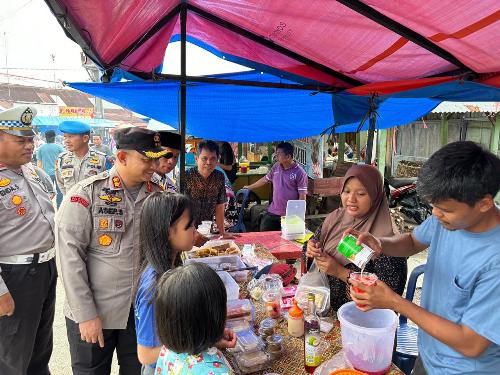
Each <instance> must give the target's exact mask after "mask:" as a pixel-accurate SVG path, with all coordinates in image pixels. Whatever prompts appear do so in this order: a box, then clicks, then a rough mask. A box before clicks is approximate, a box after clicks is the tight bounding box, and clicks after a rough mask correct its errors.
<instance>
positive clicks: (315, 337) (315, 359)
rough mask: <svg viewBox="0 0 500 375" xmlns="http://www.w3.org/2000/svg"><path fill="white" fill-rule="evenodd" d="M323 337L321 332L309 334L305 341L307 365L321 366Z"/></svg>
mask: <svg viewBox="0 0 500 375" xmlns="http://www.w3.org/2000/svg"><path fill="white" fill-rule="evenodd" d="M320 344H321V336H320V334H319V332H314V333H307V334H306V336H305V340H304V345H305V348H304V352H305V365H306V366H309V367H317V366H319V365H320V364H321V347H320Z"/></svg>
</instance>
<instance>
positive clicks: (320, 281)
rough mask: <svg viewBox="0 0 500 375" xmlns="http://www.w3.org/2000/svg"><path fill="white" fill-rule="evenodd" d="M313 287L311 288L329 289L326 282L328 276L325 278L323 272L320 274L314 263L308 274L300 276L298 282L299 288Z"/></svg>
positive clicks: (328, 284)
mask: <svg viewBox="0 0 500 375" xmlns="http://www.w3.org/2000/svg"><path fill="white" fill-rule="evenodd" d="M301 285H302V286H313V287H324V288H328V289H330V283H329V282H328V276H326V275H325V274H324V273H323V272H321V271H320V270H319V268H318V266H317V265H316V262H313V264H312V265H311V268H310V269H309V272H307V273H306V274H304V275H302V277H301V278H300V280H299V287H300V286H301Z"/></svg>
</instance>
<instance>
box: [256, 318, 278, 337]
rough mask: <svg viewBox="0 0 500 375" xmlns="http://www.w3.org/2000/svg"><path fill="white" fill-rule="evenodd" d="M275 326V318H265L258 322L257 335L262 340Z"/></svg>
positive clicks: (272, 332) (272, 331)
mask: <svg viewBox="0 0 500 375" xmlns="http://www.w3.org/2000/svg"><path fill="white" fill-rule="evenodd" d="M275 327H276V320H274V319H271V318H266V319H264V320H262V321H261V322H260V327H259V335H260V337H262V340H266V339H267V337H268V336H271V335H273V334H274V329H275Z"/></svg>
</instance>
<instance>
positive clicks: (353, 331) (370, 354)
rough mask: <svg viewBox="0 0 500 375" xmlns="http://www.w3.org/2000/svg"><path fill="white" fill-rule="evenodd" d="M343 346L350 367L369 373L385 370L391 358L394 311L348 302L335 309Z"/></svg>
mask: <svg viewBox="0 0 500 375" xmlns="http://www.w3.org/2000/svg"><path fill="white" fill-rule="evenodd" d="M337 316H338V318H339V321H340V328H341V332H342V347H343V349H344V352H345V356H346V358H347V360H348V361H349V362H351V363H352V365H353V367H354V368H355V369H357V370H359V371H364V372H367V373H369V374H373V375H375V374H385V373H386V372H387V371H388V370H389V367H390V366H391V361H392V352H393V350H394V337H395V333H396V327H397V325H398V318H397V316H396V314H395V313H394V311H392V310H386V309H375V310H371V311H367V312H364V311H361V310H360V309H358V308H357V307H356V304H355V303H354V302H348V303H346V304H344V305H342V306H341V307H340V309H339V310H338V312H337Z"/></svg>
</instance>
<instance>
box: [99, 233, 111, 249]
mask: <svg viewBox="0 0 500 375" xmlns="http://www.w3.org/2000/svg"><path fill="white" fill-rule="evenodd" d="M112 242H113V239H112V238H111V236H108V235H107V234H103V235H102V236H99V245H101V246H109V245H111V243H112Z"/></svg>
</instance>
